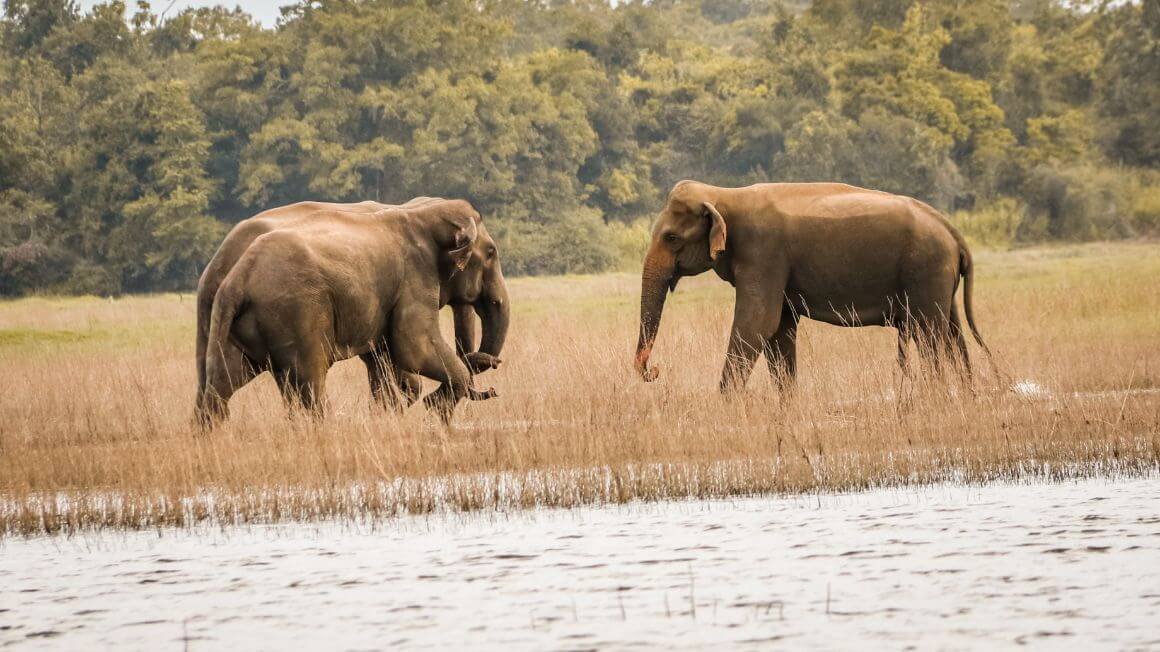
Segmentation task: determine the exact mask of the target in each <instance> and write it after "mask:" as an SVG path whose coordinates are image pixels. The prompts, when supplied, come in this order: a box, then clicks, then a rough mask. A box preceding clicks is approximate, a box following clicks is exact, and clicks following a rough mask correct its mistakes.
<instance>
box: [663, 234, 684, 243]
mask: <svg viewBox="0 0 1160 652" xmlns="http://www.w3.org/2000/svg"><path fill="white" fill-rule="evenodd" d="M680 239H681V238H680V237H679V236H678V235H677V234H676V233H666V234H665V242H676V241H678V240H680Z"/></svg>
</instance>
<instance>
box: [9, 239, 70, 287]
mask: <svg viewBox="0 0 1160 652" xmlns="http://www.w3.org/2000/svg"><path fill="white" fill-rule="evenodd" d="M70 267H71V260H70V258H69V255H68V252H66V251H64V250H63V249H60V248H58V247H52V246H49V245H47V244H44V243H43V242H36V241H28V242H22V243H20V244H18V245H15V246H12V247H5V248H3V249H0V295H6V296H19V295H21V294H26V293H28V292H31V291H33V290H35V289H38V288H42V287H45V286H46V285H51V284H53V283H58V282H60V281H62V280H64V278H65V277H66V276H67V275H68V273H69V268H70Z"/></svg>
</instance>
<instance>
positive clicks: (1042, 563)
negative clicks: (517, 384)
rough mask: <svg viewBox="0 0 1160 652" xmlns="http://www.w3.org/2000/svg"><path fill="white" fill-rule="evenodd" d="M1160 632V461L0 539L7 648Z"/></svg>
mask: <svg viewBox="0 0 1160 652" xmlns="http://www.w3.org/2000/svg"><path fill="white" fill-rule="evenodd" d="M772 641H784V642H786V644H789V645H793V646H794V647H804V646H807V645H808V646H811V647H822V648H844V647H850V646H852V645H854V644H859V643H860V644H865V643H870V644H872V645H875V646H878V647H888V648H903V647H908V646H911V645H913V646H918V647H922V648H931V647H955V648H962V647H972V648H974V647H980V648H981V647H984V646H1002V647H1009V646H1015V645H1018V644H1023V643H1031V644H1036V645H1040V646H1045V645H1046V646H1052V647H1065V648H1074V647H1079V646H1081V645H1082V646H1096V647H1098V648H1101V649H1103V648H1146V647H1156V646H1160V479H1158V478H1156V477H1152V478H1142V479H1140V478H1137V479H1120V480H1088V481H1082V482H1069V483H1066V484H1057V485H1044V484H1037V485H992V486H986V487H981V488H978V487H975V488H971V487H961V486H938V487H929V488H922V489H897V490H880V491H873V492H865V493H859V494H849V495H842V496H811V497H799V498H746V499H739V500H728V501H710V502H684V503H664V504H659V505H658V504H650V505H633V506H624V507H607V508H599V509H583V510H575V511H535V512H524V513H519V514H514V515H507V516H497V515H490V516H487V515H483V516H481V515H475V516H466V517H451V516H440V517H432V518H411V519H401V520H398V521H391V522H389V523H385V524H379V525H378V526H376V527H373V528H372V527H369V526H367V527H351V526H340V525H323V526H315V525H284V526H271V527H254V528H248V529H237V528H231V529H226V530H220V529H218V530H213V529H202V530H195V531H174V530H165V531H161V532H145V533H129V534H125V533H116V534H108V533H106V534H102V535H87V536H82V537H76V538H72V539H59V538H33V539H27V540H22V539H14V540H7V541H5V542H3V543H0V645H11V646H14V647H16V648H68V649H84V648H90V647H109V646H117V647H119V648H129V649H157V648H162V649H165V648H168V649H177V648H179V647H182V646H187V647H188V648H189V649H195V650H196V649H207V648H222V647H226V646H231V647H239V646H244V647H247V648H257V649H283V648H286V647H291V646H293V647H296V648H301V647H311V648H327V649H357V648H363V649H365V648H383V647H387V646H402V647H447V646H448V645H449V644H450V645H455V644H458V645H466V644H472V645H474V646H475V647H480V648H491V649H495V648H509V649H545V648H552V649H559V648H565V649H586V648H598V647H599V648H606V647H616V648H622V647H632V646H652V647H657V646H664V647H681V648H703V647H709V646H712V645H718V644H729V645H732V646H740V645H745V644H748V645H750V646H753V647H761V648H765V647H768V646H769V643H770V642H772Z"/></svg>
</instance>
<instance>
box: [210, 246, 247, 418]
mask: <svg viewBox="0 0 1160 652" xmlns="http://www.w3.org/2000/svg"><path fill="white" fill-rule="evenodd" d="M247 267H248V265H244V264H243V265H235V266H234V269H232V270H231V271H230V273H229V274H228V275H226V278H225V280H223V281H222V284H221V285H220V286H219V287H218V290H217V293H216V294H215V295H214V298H213V308H212V309H211V311H210V318H209V328H208V329H207V330H208V332H207V337H206V352H205V354H206V355H205V377H206V400H207V402H209V401H225V400H229V397H230V394H232V393H233V392H232V390H233V383H234V382H237V381H238V380H239V379H237V378H234V379H231V378H230V370H229V364H228V363H227V361H226V350H227V349H226V347H230V346H233V344H232V343H231V342H230V330H231V329H232V328H233V325H234V319H235V318H236V317H237V315H238V312H239V310H240V309H241V307H242V303H243V301H244V299H245V295H244V292H243V290H242V288H243V287H244V286H245V276H246V272H247V271H248V270H247V269H246V268H247Z"/></svg>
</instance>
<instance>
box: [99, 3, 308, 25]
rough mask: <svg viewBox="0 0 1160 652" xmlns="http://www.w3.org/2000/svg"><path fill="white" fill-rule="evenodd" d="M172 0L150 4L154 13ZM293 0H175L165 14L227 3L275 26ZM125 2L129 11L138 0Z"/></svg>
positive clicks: (264, 22)
mask: <svg viewBox="0 0 1160 652" xmlns="http://www.w3.org/2000/svg"><path fill="white" fill-rule="evenodd" d="M99 3H100V0H80V2H79V3H78V4H79V5H80V8H81V10H82V11H88V10H89V9H90V8H91V7H92V6H93V5H95V4H99ZM169 3H170V0H149V5H150V6H151V7H152V8H153V11H154V13H161V12H162V11H165V8H166V7H168V6H169ZM291 3H292V0H247V1H245V2H240V1H239V0H216V1H215V0H173V6H172V7H170V8H169V10H168V11H167V13H166V14H165V15H167V16H171V15H173V14H175V13H177V12H179V11H181V10H182V9H185V8H187V7H212V6H213V5H225V6H226V7H229V8H231V9H233V8H234V7H235V6H236V7H241V8H242V9H243V10H245V12H246V13H248V14H250V15H251V16H253V17H254V18H257V19H258V20H259V21H260V22H261V23H262V24H263V25H265V26H266V27H273V26H274V23H275V22H276V21H277V20H278V16H281V15H282V14H281V12H279V11H278V7H281V6H282V5H287V4H291ZM125 4H126V5H127V6H128V8H129V11H132V10H133V8H134V7H136V6H137V3H136V0H126V2H125Z"/></svg>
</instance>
